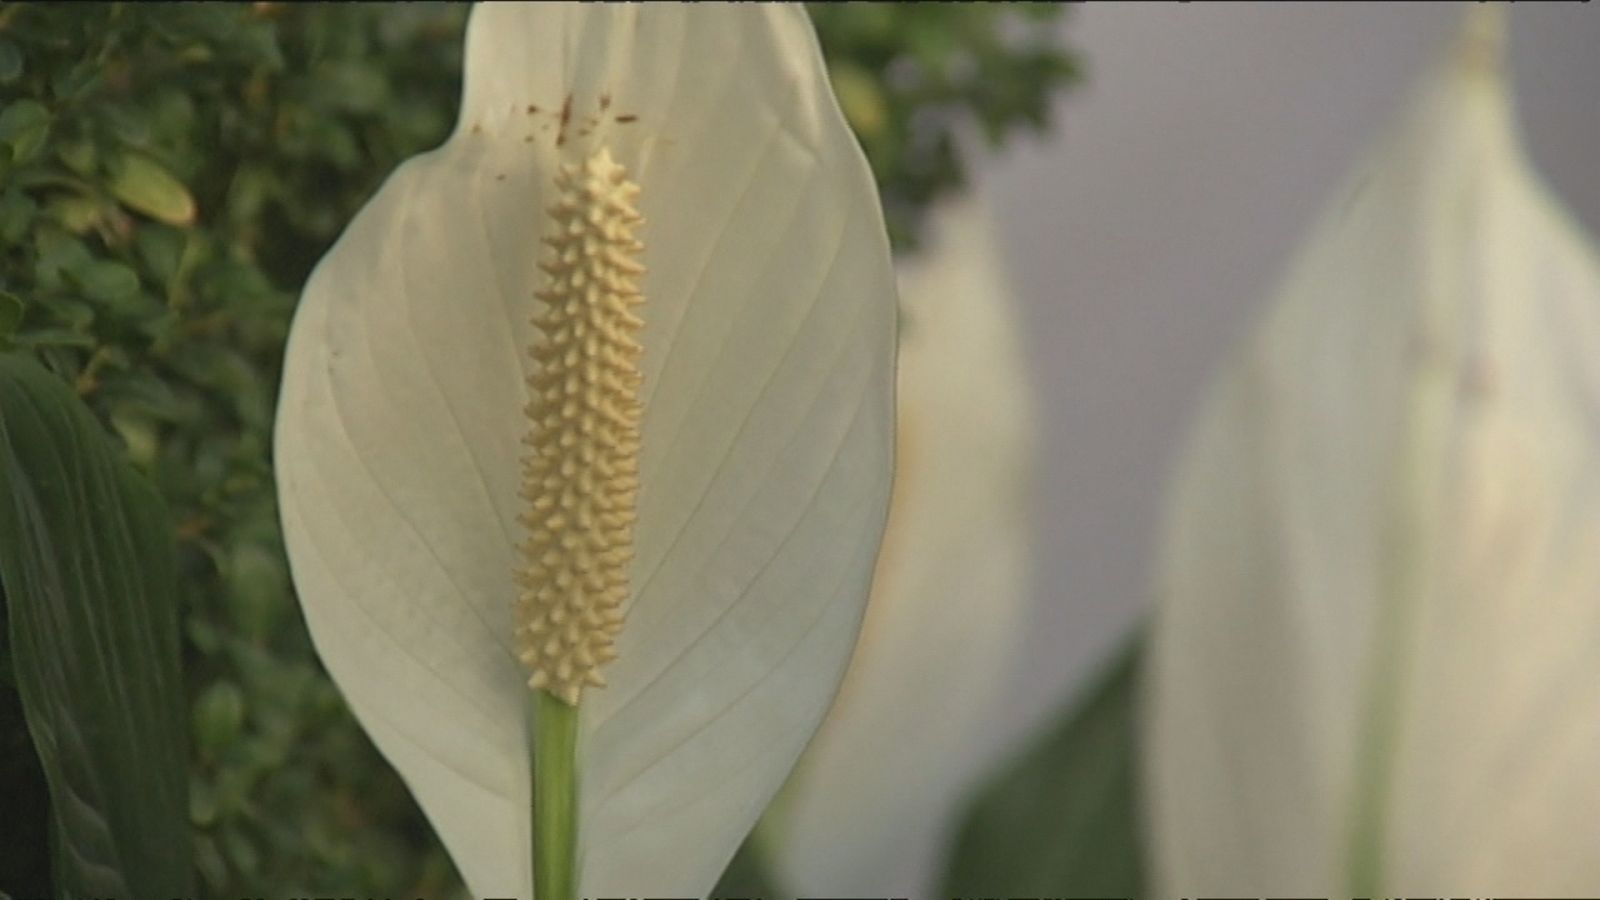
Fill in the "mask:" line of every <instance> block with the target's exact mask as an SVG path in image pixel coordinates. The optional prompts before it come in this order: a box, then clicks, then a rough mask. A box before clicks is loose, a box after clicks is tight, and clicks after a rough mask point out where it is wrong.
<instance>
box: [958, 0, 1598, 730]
mask: <svg viewBox="0 0 1600 900" xmlns="http://www.w3.org/2000/svg"><path fill="white" fill-rule="evenodd" d="M1461 12H1462V8H1461V7H1459V6H1455V5H1444V4H1438V5H1432V4H1393V3H1391V4H1381V5H1380V4H1353V3H1352V4H1315V5H1299V4H1296V5H1283V6H1269V5H1244V4H1241V5H1207V4H1194V5H1182V6H1179V5H1165V4H1163V5H1140V4H1125V5H1123V4H1109V5H1092V6H1087V7H1076V8H1074V9H1072V10H1070V11H1069V12H1068V14H1067V21H1066V22H1065V26H1064V30H1065V32H1066V34H1067V36H1068V40H1069V42H1070V44H1071V46H1073V47H1074V48H1075V49H1077V50H1079V51H1080V52H1081V53H1082V54H1083V56H1084V59H1085V61H1086V63H1087V66H1088V80H1087V81H1086V82H1085V83H1084V84H1083V85H1082V86H1081V87H1080V88H1079V89H1077V90H1076V91H1072V92H1070V93H1068V94H1067V95H1066V96H1064V97H1063V98H1062V99H1061V100H1060V101H1059V103H1058V107H1057V110H1056V116H1057V126H1058V129H1057V132H1056V133H1055V134H1054V135H1053V136H1052V137H1050V138H1048V139H1046V140H1041V141H1033V142H1029V143H1019V144H1017V145H1015V146H1014V147H1012V148H1010V149H1008V150H1007V151H1006V153H1005V154H1004V155H1003V156H1001V157H1000V158H999V159H996V160H994V161H993V162H992V164H990V165H989V166H988V167H987V171H986V173H985V174H984V176H983V177H984V180H985V182H986V183H987V186H988V189H989V191H990V194H991V201H992V205H993V207H994V209H995V211H996V213H997V215H998V217H999V219H1000V221H999V222H998V227H999V229H1000V235H1001V238H1002V241H1003V246H1004V248H1005V250H1006V256H1007V262H1008V264H1009V266H1010V275H1011V281H1012V284H1013V285H1014V287H1015V288H1016V290H1017V293H1018V295H1019V298H1020V302H1021V304H1022V313H1021V315H1022V322H1023V324H1024V326H1025V328H1026V334H1025V335H1024V341H1025V346H1026V349H1027V352H1028V353H1029V355H1030V364H1031V367H1032V371H1033V372H1035V373H1036V377H1037V381H1038V389H1039V392H1040V394H1041V400H1042V406H1043V407H1044V409H1043V416H1044V421H1043V423H1042V443H1043V446H1042V448H1041V450H1042V453H1041V467H1042V471H1041V473H1040V474H1041V480H1042V484H1041V485H1040V492H1039V495H1038V499H1037V503H1038V509H1037V516H1038V534H1039V550H1040V564H1039V573H1038V575H1039V578H1038V580H1039V590H1038V594H1039V596H1038V600H1039V603H1040V605H1041V610H1040V616H1041V619H1042V620H1043V623H1044V624H1043V626H1042V627H1040V628H1038V629H1037V630H1036V631H1035V635H1036V640H1035V641H1034V643H1033V645H1032V646H1030V647H1028V648H1026V651H1025V663H1026V666H1027V667H1028V669H1029V671H1028V673H1027V674H1026V675H1025V676H1024V677H1022V678H1020V679H1019V680H1020V682H1021V683H1020V684H1019V688H1018V692H1017V695H1016V696H1017V699H1018V702H1017V704H1016V707H1015V709H1014V710H1013V716H1014V720H1015V721H1016V722H1017V724H1020V723H1021V722H1022V721H1023V720H1025V719H1027V718H1028V717H1030V716H1031V714H1032V713H1034V712H1035V711H1037V710H1039V709H1040V708H1041V707H1042V706H1049V705H1055V704H1058V703H1059V702H1060V700H1061V698H1062V697H1063V696H1064V694H1065V693H1066V692H1068V691H1071V690H1073V689H1074V688H1075V687H1076V686H1077V685H1079V684H1080V683H1081V680H1082V678H1083V676H1084V675H1085V674H1086V673H1087V672H1088V671H1089V669H1090V668H1091V667H1092V666H1093V665H1094V664H1095V663H1096V662H1097V660H1098V659H1099V658H1100V657H1101V656H1103V655H1104V654H1105V653H1106V652H1108V651H1109V650H1110V649H1111V648H1112V647H1113V646H1114V644H1115V643H1116V642H1117V640H1118V639H1119V638H1120V636H1121V635H1122V634H1123V633H1125V631H1126V630H1127V628H1128V627H1129V626H1130V624H1131V623H1132V622H1133V621H1134V620H1135V619H1136V618H1137V617H1138V615H1139V614H1140V613H1141V611H1142V610H1143V609H1144V608H1145V607H1146V603H1147V599H1148V595H1149V589H1148V585H1149V577H1150V576H1149V573H1150V571H1151V561H1152V558H1153V549H1154V538H1155V534H1156V529H1157V525H1158V522H1159V512H1160V507H1161V495H1162V491H1163V489H1164V486H1165V484H1166V480H1167V471H1168V468H1169V466H1170V464H1171V462H1172V460H1173V457H1174V454H1175V452H1176V449H1177V447H1178V445H1179V443H1180V441H1181V439H1182V436H1183V434H1184V432H1185V429H1186V427H1187V424H1188V419H1189V416H1190V413H1191V411H1192V410H1193V408H1194V406H1195V404H1196V403H1197V401H1198V399H1199V396H1200V392H1201V390H1202V388H1203V386H1204V384H1205V381H1206V379H1207V377H1208V376H1209V375H1210V373H1211V372H1212V371H1213V370H1214V369H1215V368H1216V367H1217V365H1218V364H1219V363H1220V361H1221V360H1222V358H1223V357H1224V355H1225V354H1226V353H1227V352H1229V350H1230V348H1231V346H1232V345H1233V344H1234V342H1235V341H1236V340H1237V339H1238V337H1239V335H1240V334H1241V332H1242V331H1243V330H1244V329H1245V328H1246V327H1247V326H1248V324H1249V322H1250V317H1251V315H1252V314H1253V313H1254V312H1255V311H1256V310H1257V309H1259V308H1261V307H1262V306H1263V305H1264V304H1265V302H1266V301H1267V300H1268V299H1269V297H1270V294H1271V292H1272V291H1273V289H1274V287H1275V285H1276V282H1277V279H1278V277H1279V275H1280V273H1281V272H1282V271H1283V269H1284V267H1285V266H1286V264H1287V261H1288V257H1289V255H1290V254H1291V253H1292V252H1293V251H1294V250H1295V248H1297V247H1298V246H1299V245H1300V243H1301V242H1302V241H1303V240H1304V238H1305V236H1306V233H1307V231H1308V229H1309V228H1310V225H1311V222H1312V220H1313V218H1314V217H1315V216H1316V214H1317V213H1318V212H1319V210H1320V209H1321V208H1322V206H1323V204H1324V203H1325V202H1327V198H1328V197H1329V196H1330V194H1331V193H1332V192H1333V191H1334V190H1335V189H1336V187H1337V185H1338V184H1339V182H1340V181H1341V179H1342V178H1343V177H1344V175H1345V174H1346V173H1347V172H1348V171H1349V170H1350V169H1351V168H1352V167H1353V166H1354V165H1355V163H1356V161H1357V158H1358V157H1359V156H1360V155H1361V153H1362V152H1363V151H1364V150H1365V149H1366V148H1367V147H1368V146H1369V145H1370V144H1371V142H1372V141H1373V139H1374V138H1375V137H1376V136H1377V134H1378V132H1379V130H1380V129H1381V128H1382V127H1383V125H1384V124H1385V123H1386V121H1387V120H1388V119H1389V118H1390V117H1391V116H1392V115H1394V114H1395V113H1396V112H1397V111H1398V107H1399V105H1400V104H1401V103H1402V102H1403V100H1404V98H1405V96H1406V95H1407V94H1408V92H1409V91H1410V88H1411V86H1412V84H1413V82H1414V79H1415V78H1416V77H1417V76H1418V75H1419V74H1420V73H1421V71H1422V70H1423V68H1424V67H1425V66H1426V65H1427V64H1428V63H1429V62H1430V61H1431V60H1432V59H1433V58H1434V57H1435V56H1436V54H1437V53H1439V52H1440V51H1441V50H1442V49H1443V47H1444V45H1445V43H1446V42H1447V41H1448V39H1449V37H1450V36H1451V35H1452V34H1453V32H1454V30H1455V26H1456V24H1457V23H1458V21H1459V16H1460V13H1461ZM1511 28H1512V42H1511V57H1512V60H1511V61H1512V71H1513V73H1514V76H1515V81H1516V83H1515V89H1516V93H1517V98H1518V109H1519V112H1520V117H1521V120H1522V123H1523V127H1524V135H1525V139H1526V141H1527V144H1528V146H1529V147H1530V149H1531V153H1532V156H1533V159H1534V161H1535V164H1536V165H1537V166H1538V167H1539V169H1540V171H1541V172H1542V173H1543V174H1544V176H1545V177H1546V178H1547V180H1548V181H1549V182H1551V183H1552V184H1553V185H1554V187H1555V189H1556V193H1557V194H1559V195H1560V196H1561V197H1562V198H1563V199H1564V201H1565V202H1566V204H1567V205H1568V207H1569V208H1571V209H1573V210H1574V211H1575V213H1576V214H1577V216H1578V218H1579V220H1580V221H1581V222H1582V223H1583V224H1584V226H1585V227H1586V228H1587V230H1588V231H1589V233H1590V234H1591V235H1593V234H1595V233H1596V232H1600V5H1577V4H1572V5H1565V4H1563V5H1553V4H1552V5H1540V6H1532V5H1529V4H1520V5H1518V6H1517V7H1516V8H1515V9H1514V10H1513V11H1512V15H1511Z"/></svg>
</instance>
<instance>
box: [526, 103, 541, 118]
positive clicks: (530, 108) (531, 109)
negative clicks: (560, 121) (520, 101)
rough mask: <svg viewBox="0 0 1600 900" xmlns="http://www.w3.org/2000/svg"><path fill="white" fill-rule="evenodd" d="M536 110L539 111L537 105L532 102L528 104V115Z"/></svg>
mask: <svg viewBox="0 0 1600 900" xmlns="http://www.w3.org/2000/svg"><path fill="white" fill-rule="evenodd" d="M538 111H539V107H537V106H534V105H533V104H532V103H529V104H528V115H530V116H531V115H533V114H534V113H536V112H538Z"/></svg>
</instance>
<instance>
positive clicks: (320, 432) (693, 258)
mask: <svg viewBox="0 0 1600 900" xmlns="http://www.w3.org/2000/svg"><path fill="white" fill-rule="evenodd" d="M892 278H893V274H892V269H891V267H890V263H889V255H888V246H887V241H886V238H885V234H884V228H883V223H882V217H881V213H880V210H879V208H878V205H877V197H876V192H875V190H874V187H873V184H872V181H871V177H870V174H869V172H868V169H867V167H866V164H865V160H864V159H863V158H862V156H861V153H860V150H859V149H858V147H857V145H856V143H855V141H854V139H853V138H852V137H851V135H850V133H849V132H848V130H847V128H846V126H845V124H844V121H843V118H842V116H841V115H840V113H839V110H838V107H837V105H836V104H835V102H834V99H833V96H832V94H831V93H830V91H829V88H828V82H827V78H826V75H825V71H824V69H823V65H822V62H821V57H820V54H819V52H818V48H817V44H816V39H815V36H814V34H813V32H812V30H811V27H810V24H809V22H808V20H807V19H806V16H805V13H804V11H803V9H802V8H800V7H798V6H749V7H736V8H735V7H724V6H666V5H663V6H648V7H643V8H641V7H638V6H631V7H621V6H576V5H542V4H541V5H513V4H482V5H479V6H477V7H476V8H475V9H474V11H473V13H472V18H471V21H470V23H469V25H468V31H467V49H466V73H465V90H464V97H463V102H462V111H461V118H460V121H459V123H458V125H457V128H456V130H455V133H454V134H453V136H452V137H451V138H450V140H449V141H448V142H447V143H445V144H444V145H443V146H442V147H440V148H439V149H437V150H435V151H433V152H430V153H426V154H423V155H421V156H419V157H417V158H415V159H413V160H411V161H409V162H408V163H406V164H405V165H404V166H402V167H401V168H400V169H399V170H398V171H396V172H395V173H394V175H393V176H391V177H390V179H389V180H388V182H387V183H386V184H385V185H384V187H383V189H382V190H381V191H380V192H379V193H378V195H377V196H376V197H375V198H374V199H373V200H372V202H371V203H370V204H369V205H368V206H367V207H366V208H365V209H364V210H362V211H361V213H360V214H359V215H358V216H357V217H356V218H355V220H354V221H353V222H352V223H351V224H350V226H349V227H348V229H347V230H346V232H345V233H344V235H343V236H342V237H341V238H340V240H339V242H338V243H337V244H336V245H335V247H334V248H333V249H332V250H331V251H330V252H329V254H328V256H327V257H326V258H325V259H323V261H322V263H321V264H320V265H319V266H318V268H317V270H316V272H315V273H314V274H313V276H312V278H311V280H310V282H309V283H308V284H307V286H306V290H305V294H304V296H303V298H302V300H301V305H300V308H299V311H298V313H297V315H296V319H295V322H294V326H293V330H292V333H291V336H290V340H289V349H288V355H287V358H286V361H285V373H284V382H283V390H282V395H281V396H282V399H281V401H280V407H279V417H278V423H277V434H276V457H277V467H278V478H279V490H280V501H281V505H282V515H283V524H284V531H285V537H286V541H287V545H288V550H289V556H290V561H291V563H292V566H293V573H294V578H295V583H296V586H297V589H298V591H299V594H300V597H301V602H302V605H303V607H304V610H305V615H306V620H307V622H308V624H309V626H310V629H311V634H312V637H313V638H314V640H315V642H316V646H317V649H318V652H319V654H320V655H321V657H322V659H323V661H324V663H325V664H326V666H327V667H328V670H329V672H330V674H331V675H332V676H333V678H334V680H335V681H336V682H337V683H338V685H339V687H340V689H341V690H342V691H343V692H344V694H345V697H346V698H347V700H348V701H349V704H350V706H351V708H352V709H353V710H354V712H355V714H356V716H357V718H358V719H359V720H360V721H361V723H362V725H363V726H364V727H365V728H366V729H367V731H368V733H369V734H370V735H371V736H372V738H373V740H374V742H375V743H376V744H377V746H378V748H379V749H380V750H381V751H382V752H383V753H384V755H385V756H386V757H387V758H388V759H389V761H390V762H391V763H393V765H394V766H395V768H396V769H397V770H398V771H399V773H400V775H401V776H402V777H403V778H404V779H405V781H406V783H407V785H408V786H409V787H410V789H411V790H412V792H413V793H414V794H415V796H416V798H417V800H418V801H419V803H420V804H421V806H422V808H423V810H424V811H425V812H426V813H427V815H428V817H429V819H430V820H431V821H432V823H433V825H434V827H435V828H436V830H437V831H438V833H439V835H440V837H441V838H442V839H443V841H444V843H445V845H446V847H447V848H448V849H449V851H450V853H451V855H452V856H453V857H454V859H455V862H456V864H457V866H458V867H459V869H460V871H461V873H462V875H463V876H464V877H465V879H466V881H467V883H468V886H469V887H470V889H471V891H472V893H473V894H474V895H475V896H479V897H484V896H502V897H504V896H511V897H520V898H528V897H531V896H533V894H534V881H535V875H536V870H537V874H538V876H539V879H540V880H541V881H543V882H544V884H542V885H541V888H540V889H541V895H540V896H541V900H571V898H572V896H575V895H586V896H597V895H612V896H685V895H699V894H702V893H704V892H705V891H707V890H708V889H709V888H710V887H711V885H712V883H713V882H714V880H715V879H716V877H717V875H718V874H719V873H720V872H721V870H722V868H723V866H724V865H725V864H726V862H727V860H728V858H729V857H730V856H731V855H732V853H733V851H734V849H735V847H736V846H737V844H738V843H739V841H740V839H741V838H742V837H743V836H744V835H745V833H746V832H747V831H748V830H749V828H750V826H751V825H752V823H753V822H754V820H755V818H756V816H757V815H758V814H759V812H760V811H761V809H762V808H763V807H764V806H765V805H766V804H767V802H768V800H769V799H770V797H771V796H772V794H773V793H774V792H775V791H776V790H777V788H778V787H779V785H780V784H781V783H782V781H783V780H784V778H785V777H786V776H787V774H788V772H789V770H790V768H791V767H792V765H793V763H794V761H795V759H796V758H797V757H798V755H799V753H800V751H801V749H802V747H803V745H804V744H805V742H806V741H807V739H808V738H809V737H810V735H811V734H812V732H813V731H814V729H815V728H816V727H817V725H818V723H819V722H820V721H821V719H822V717H823V714H824V713H825V712H826V710H827V708H828V705H829V703H830V702H831V700H832V698H833V695H834V693H835V690H836V689H837V686H838V684H839V681H840V679H841V677H842V675H843V672H844V668H845V665H846V663H847V662H848V660H849V656H850V652H851V648H852V646H853V645H854V642H855V638H856V633H857V629H858V626H859V623H860V619H861V616H862V612H863V606H864V604H865V601H866V595H867V589H868V585H869V580H870V577H871V574H872V567H873V561H874V558H875V556H876V553H877V549H878V542H879V537H880V535H881V532H882V527H883V523H884V518H885V515H886V511H887V504H888V495H889V481H890V463H891V459H892V437H893V435H892V393H893V353H894V341H895V336H894V332H895V314H896V313H895V295H894V285H893V281H892ZM530 707H532V708H533V710H534V713H533V716H532V718H533V719H534V724H533V725H532V726H530V725H529V724H528V722H529V718H530V717H529V715H527V710H528V709H529V708H530ZM530 752H532V756H533V766H534V767H536V768H540V772H539V773H538V775H537V783H538V784H539V785H540V791H539V795H538V797H537V798H536V797H534V796H533V788H532V786H533V784H534V783H535V780H534V779H533V778H530V763H529V757H530ZM574 766H575V771H574V768H573V767H574ZM536 800H537V801H538V806H537V808H535V801H536ZM534 817H538V819H539V825H538V826H535V825H534V824H533V822H532V821H531V820H532V819H533V818H534ZM574 818H575V820H576V828H575V831H574V830H573V829H572V822H573V820H574ZM574 839H575V840H574ZM574 844H575V845H574ZM535 848H537V854H538V855H539V860H538V861H537V862H536V863H530V856H531V855H534V854H535ZM552 873H554V874H552Z"/></svg>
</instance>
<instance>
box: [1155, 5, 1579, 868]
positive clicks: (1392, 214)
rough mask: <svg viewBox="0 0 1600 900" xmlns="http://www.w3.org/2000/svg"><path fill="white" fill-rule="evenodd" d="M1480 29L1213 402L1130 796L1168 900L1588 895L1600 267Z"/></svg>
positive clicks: (1364, 180)
mask: <svg viewBox="0 0 1600 900" xmlns="http://www.w3.org/2000/svg"><path fill="white" fill-rule="evenodd" d="M1503 12H1504V11H1503V10H1501V9H1497V8H1494V7H1479V8H1477V9H1475V10H1474V12H1473V14H1472V16H1473V17H1472V18H1471V19H1470V20H1469V22H1468V27H1467V28H1466V29H1465V30H1464V32H1463V35H1462V37H1461V38H1460V39H1459V40H1458V42H1457V43H1456V45H1455V46H1454V47H1453V49H1452V50H1451V51H1450V53H1449V54H1448V57H1447V58H1446V59H1445V60H1444V61H1443V64H1442V65H1441V66H1440V67H1439V68H1438V69H1437V71H1434V72H1433V73H1432V74H1431V75H1430V76H1429V77H1428V78H1427V80H1426V81H1425V83H1424V84H1423V86H1422V87H1421V90H1420V93H1419V95H1418V96H1417V97H1416V98H1415V100H1414V103H1413V105H1412V107H1411V108H1410V111H1409V112H1408V113H1407V114H1406V115H1405V116H1404V117H1403V118H1402V120H1401V121H1400V123H1399V125H1398V127H1397V129H1396V130H1395V132H1394V133H1392V134H1391V135H1389V137H1388V139H1387V140H1385V141H1384V142H1383V143H1382V144H1381V145H1380V146H1379V148H1378V149H1377V151H1376V153H1375V154H1374V156H1373V157H1372V158H1371V160H1370V162H1369V163H1368V164H1367V165H1366V166H1365V167H1364V168H1363V169H1362V170H1361V171H1360V173H1359V174H1358V176H1357V177H1356V179H1355V181H1354V183H1353V185H1352V186H1351V188H1350V189H1349V190H1348V191H1347V192H1346V193H1345V194H1344V195H1342V196H1341V197H1340V198H1339V199H1338V200H1337V202H1336V203H1335V204H1334V205H1333V207H1332V209H1331V210H1330V211H1329V212H1328V214H1327V216H1326V218H1325V219H1324V220H1323V221H1322V223H1321V226H1320V227H1319V228H1318V230H1317V231H1316V232H1315V234H1314V236H1313V238H1312V240H1311V242H1310V246H1309V247H1307V248H1306V249H1305V250H1304V252H1303V253H1302V254H1301V256H1300V258H1299V261H1298V264H1297V265H1296V266H1295V267H1294V269H1293V270H1292V272H1291V274H1290V276H1289V278H1288V281H1287V283H1286V284H1285V285H1284V287H1283V290H1282V294H1281V295H1280V296H1279V298H1278V300H1277V302H1276V304H1275V305H1274V306H1273V308H1272V310H1271V312H1270V314H1269V315H1268V317H1267V318H1266V320H1265V321H1264V322H1263V323H1262V325H1261V328H1260V329H1259V331H1258V332H1257V333H1256V335H1255V337H1254V338H1253V340H1251V341H1250V342H1249V343H1248V344H1247V345H1246V347H1245V348H1244V351H1243V353H1242V355H1241V356H1240V357H1239V358H1238V359H1237V360H1236V361H1235V362H1234V363H1233V364H1232V365H1231V366H1230V367H1229V368H1228V369H1227V370H1226V372H1225V373H1224V375H1223V377H1222V379H1221V381H1220V383H1219V384H1218V385H1217V386H1216V388H1215V390H1214V391H1213V393H1212V395H1211V396H1210V398H1209V401H1208V403H1207V405H1206V407H1205V410H1204V412H1203V415H1202V417H1201V419H1200V421H1199V424H1198V427H1197V429H1196V433H1195V435H1194V439H1193V444H1192V445H1191V447H1190V449H1189V454H1188V456H1187V458H1186V459H1185V460H1184V463H1183V466H1182V468H1181V471H1180V474H1179V476H1178V480H1177V484H1176V493H1175V496H1174V498H1173V505H1172V508H1171V517H1170V521H1169V530H1168V533H1167V537H1166V545H1165V556H1164V561H1163V565H1162V569H1161V582H1160V593H1161V607H1160V612H1159V615H1158V617H1157V619H1156V623H1155V632H1154V657H1153V672H1152V680H1153V683H1152V686H1151V694H1150V707H1149V708H1150V718H1149V720H1148V723H1147V724H1148V726H1149V730H1148V732H1147V734H1148V743H1147V746H1148V756H1147V759H1146V763H1147V774H1148V776H1149V783H1150V790H1149V791H1148V795H1149V797H1150V801H1151V803H1150V816H1149V820H1150V825H1151V827H1152V831H1153V836H1154V842H1155V851H1156V853H1155V858H1156V863H1157V868H1158V872H1157V874H1158V881H1159V883H1158V885H1157V887H1158V890H1157V893H1164V894H1168V895H1171V896H1177V895H1178V894H1179V893H1180V892H1182V893H1183V894H1184V895H1186V896H1194V895H1195V894H1196V893H1198V894H1201V895H1205V894H1208V893H1209V894H1213V895H1216V894H1219V893H1220V894H1225V895H1227V896H1241V895H1242V896H1285V895H1287V896H1308V895H1310V896H1352V895H1353V896H1357V897H1364V896H1391V897H1392V896H1417V895H1419V894H1420V893H1426V894H1427V895H1428V896H1444V895H1448V896H1505V895H1506V893H1507V892H1511V893H1515V894H1516V895H1518V896H1529V895H1538V896H1573V895H1582V894H1592V893H1593V892H1594V891H1595V890H1596V888H1597V886H1600V853H1596V852H1595V834H1594V828H1593V821H1594V810H1595V809H1596V808H1600V702H1597V697H1596V694H1595V690H1596V688H1597V687H1600V654H1597V653H1596V652H1595V651H1596V647H1597V646H1600V430H1597V429H1596V411H1597V410H1600V259H1597V256H1596V254H1595V252H1594V250H1593V248H1592V247H1591V245H1590V244H1588V243H1587V241H1586V240H1585V239H1584V237H1583V236H1582V235H1581V234H1580V233H1579V230H1578V228H1577V227H1576V226H1575V225H1574V223H1573V222H1572V220H1571V219H1570V218H1569V217H1568V216H1567V215H1566V214H1565V213H1564V212H1562V211H1561V210H1560V209H1559V208H1558V207H1557V206H1556V204H1555V202H1554V201H1553V199H1552V198H1551V197H1550V195H1549V194H1548V192H1547V190H1546V189H1545V188H1544V187H1543V186H1542V185H1541V184H1540V183H1539V182H1538V180H1537V179H1536V177H1535V176H1534V174H1533V173H1532V171H1531V170H1530V168H1529V165H1528V163H1527V161H1526V159H1525V158H1524V156H1523V152H1522V150H1521V148H1520V147H1519V146H1518V143H1517V139H1516V136H1515V130H1514V126H1513V117H1512V110H1511V105H1510V101H1509V98H1508V89H1507V87H1506V83H1505V73H1504V69H1505V62H1504V59H1503V50H1502V46H1503V42H1504V38H1503V23H1502V22H1501V16H1502V15H1503Z"/></svg>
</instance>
